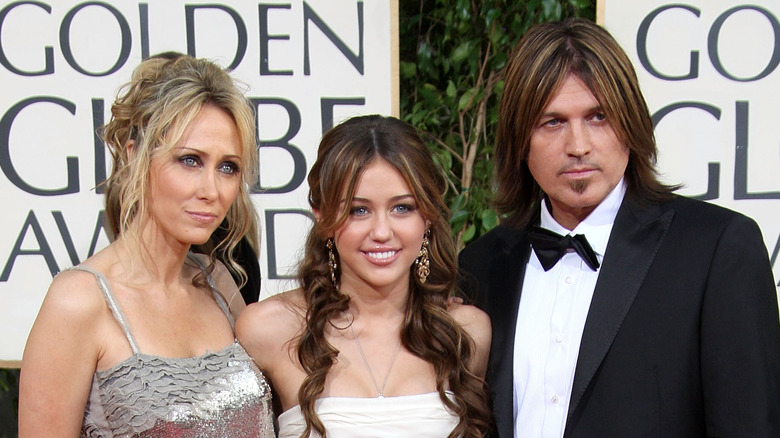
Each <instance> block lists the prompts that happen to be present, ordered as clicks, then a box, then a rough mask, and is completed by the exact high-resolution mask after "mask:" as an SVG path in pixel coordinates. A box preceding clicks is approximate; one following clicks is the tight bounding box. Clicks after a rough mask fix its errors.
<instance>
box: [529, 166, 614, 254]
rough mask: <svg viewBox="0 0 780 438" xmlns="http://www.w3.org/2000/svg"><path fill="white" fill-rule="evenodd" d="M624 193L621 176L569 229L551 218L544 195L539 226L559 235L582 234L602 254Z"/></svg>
mask: <svg viewBox="0 0 780 438" xmlns="http://www.w3.org/2000/svg"><path fill="white" fill-rule="evenodd" d="M625 195H626V183H625V179H624V178H621V179H620V182H618V184H617V185H616V186H615V188H613V189H612V191H610V192H609V194H608V195H607V197H606V198H604V200H602V201H601V203H600V204H599V205H598V206H596V208H595V209H594V210H593V211H592V212H591V213H590V214H589V215H588V216H587V217H586V218H585V219H584V220H583V221H582V222H580V223H579V224H577V226H576V227H574V229H573V230H571V231H569V230H568V229H566V228H565V227H564V226H562V225H561V224H559V223H558V222H557V221H556V220H555V219H554V218H553V216H552V214H551V213H550V211H549V209H548V208H547V199H546V197H545V198H544V199H542V206H541V207H542V208H541V210H542V213H541V217H540V226H541V227H542V228H547V229H548V230H551V231H554V232H556V233H558V234H561V235H566V234H571V235H577V234H584V235H585V237H586V238H587V239H588V242H589V243H590V246H591V247H593V250H594V251H595V252H596V253H597V254H599V255H601V256H603V255H604V252H605V251H606V249H607V241H609V233H610V232H611V231H612V224H613V223H614V222H615V217H616V216H617V212H618V209H620V204H622V203H623V198H624V197H625Z"/></svg>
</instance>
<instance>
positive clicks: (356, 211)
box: [349, 205, 368, 216]
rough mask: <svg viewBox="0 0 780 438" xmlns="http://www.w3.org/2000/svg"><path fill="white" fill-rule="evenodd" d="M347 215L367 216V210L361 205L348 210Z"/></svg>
mask: <svg viewBox="0 0 780 438" xmlns="http://www.w3.org/2000/svg"><path fill="white" fill-rule="evenodd" d="M349 214H350V215H352V216H364V215H366V214H368V209H367V208H366V207H364V206H362V205H357V206H354V207H352V208H350V209H349Z"/></svg>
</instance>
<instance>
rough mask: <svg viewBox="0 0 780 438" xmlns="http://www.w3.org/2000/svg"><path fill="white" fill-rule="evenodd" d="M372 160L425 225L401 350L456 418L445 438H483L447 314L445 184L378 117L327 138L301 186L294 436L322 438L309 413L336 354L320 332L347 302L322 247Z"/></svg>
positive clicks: (463, 338)
mask: <svg viewBox="0 0 780 438" xmlns="http://www.w3.org/2000/svg"><path fill="white" fill-rule="evenodd" d="M380 158H381V159H383V160H385V161H386V162H388V163H389V164H390V165H392V166H393V167H395V168H396V169H397V170H398V171H399V172H400V173H401V175H403V178H404V180H405V181H406V183H407V184H408V185H409V187H410V188H411V190H412V194H413V196H414V198H415V201H416V203H417V205H418V208H419V209H420V211H421V213H422V215H423V216H424V217H425V218H426V219H427V220H428V221H430V237H429V240H430V244H429V247H428V251H429V258H430V263H431V266H430V270H431V273H430V275H429V276H428V279H427V281H426V282H425V283H424V284H423V283H421V282H420V281H419V279H418V278H417V276H416V275H414V272H413V269H414V265H412V266H410V268H409V269H410V272H411V273H412V275H410V280H409V300H408V302H407V304H406V311H405V317H404V321H403V324H402V327H401V343H402V344H403V346H404V347H405V348H406V349H407V350H408V351H410V352H411V353H412V354H414V355H415V356H417V357H419V358H421V359H423V360H425V361H427V362H429V363H431V364H433V367H434V370H435V373H436V388H437V390H438V392H439V397H440V398H441V400H442V402H443V403H444V404H445V406H446V407H447V408H448V409H449V410H450V411H451V412H453V413H454V414H455V415H457V416H458V417H459V418H460V422H459V423H458V425H457V427H456V428H455V429H454V430H453V431H452V433H451V434H450V437H479V436H483V435H484V434H485V433H486V432H487V431H488V428H489V424H490V423H489V419H490V411H489V408H488V398H487V390H486V385H485V382H484V380H483V379H481V378H480V377H478V376H476V375H475V374H473V373H472V372H471V371H469V369H468V364H469V363H470V362H471V357H472V353H473V351H474V348H475V346H474V342H473V340H472V339H471V337H470V336H469V335H468V333H466V331H465V330H463V328H462V327H460V325H459V324H458V323H457V322H455V320H454V319H453V318H452V317H451V316H450V314H449V312H448V311H447V299H448V297H449V296H450V294H451V292H452V291H453V288H454V287H455V276H456V272H457V261H456V257H455V247H454V244H453V241H452V237H451V235H450V227H449V224H448V222H447V217H448V208H447V206H446V204H445V203H444V198H443V195H444V192H445V191H446V189H447V186H446V182H445V179H444V175H443V174H442V170H441V169H440V168H439V167H438V166H436V164H435V163H434V161H433V159H432V157H431V154H430V152H429V151H428V149H427V148H426V146H425V144H424V143H423V141H422V140H421V139H420V137H419V135H418V134H417V132H416V131H415V129H414V128H413V127H411V126H410V125H408V124H406V123H404V122H402V121H400V120H398V119H395V118H391V117H383V116H378V115H371V116H361V117H355V118H352V119H349V120H347V121H346V122H344V123H342V124H340V125H338V126H336V127H334V128H332V129H331V130H330V131H328V132H327V133H326V134H325V135H324V137H323V138H322V141H321V142H320V146H319V150H318V153H317V161H316V162H315V163H314V165H313V167H312V169H311V171H310V172H309V176H308V182H309V204H310V205H311V207H312V209H314V210H317V211H319V220H318V221H316V222H315V224H314V225H313V227H312V229H311V231H310V233H309V236H308V239H307V241H306V246H305V255H304V258H303V260H302V262H301V266H300V270H299V275H298V278H299V281H300V283H301V286H302V288H303V295H304V297H305V302H306V307H307V308H306V322H305V326H304V328H303V332H302V335H301V337H300V338H299V339H298V344H297V347H298V348H297V352H298V360H299V362H300V364H301V366H302V367H303V369H304V371H305V372H306V374H307V376H306V378H305V379H304V381H303V383H302V385H301V388H300V389H299V391H298V402H299V405H300V407H301V411H302V412H303V416H304V420H305V421H306V430H305V431H304V433H303V434H302V435H301V436H302V437H306V436H309V434H310V433H311V432H312V430H316V431H317V432H318V433H319V434H321V435H322V436H323V437H325V436H326V431H325V428H324V426H323V424H322V422H321V421H320V419H319V417H318V416H317V413H316V412H315V409H314V403H315V401H316V400H317V398H318V397H319V395H320V394H321V393H322V390H323V387H324V384H325V379H326V377H327V374H328V371H329V370H330V368H331V366H332V365H333V364H334V362H335V361H336V359H337V357H338V354H339V352H338V350H336V349H335V348H334V347H333V346H332V345H331V344H330V343H329V342H328V341H327V340H326V339H325V330H326V328H327V327H328V326H329V325H330V324H331V322H332V321H334V320H336V319H338V318H339V317H340V316H342V315H343V314H344V312H345V311H346V310H347V309H348V306H349V297H348V296H347V295H345V294H342V293H340V292H339V290H338V288H337V287H336V286H335V285H334V284H333V282H332V281H331V274H330V269H329V267H328V251H327V249H326V246H325V242H326V239H327V238H328V237H329V236H332V235H333V234H334V232H335V231H336V230H337V229H338V228H339V227H340V226H341V225H342V224H343V223H344V222H345V221H346V219H347V217H348V214H349V206H350V204H351V200H352V199H353V198H354V194H355V190H356V185H357V182H358V180H359V178H360V175H361V174H362V172H363V171H364V170H365V169H366V168H367V167H368V166H369V165H371V164H372V163H373V162H374V161H375V160H377V159H380ZM344 199H346V200H347V201H346V202H341V201H342V200H344ZM337 282H338V279H337ZM445 389H449V390H450V391H452V393H453V395H454V396H453V398H454V400H451V399H450V398H449V397H448V396H447V395H445Z"/></svg>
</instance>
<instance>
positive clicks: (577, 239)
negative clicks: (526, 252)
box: [528, 227, 599, 271]
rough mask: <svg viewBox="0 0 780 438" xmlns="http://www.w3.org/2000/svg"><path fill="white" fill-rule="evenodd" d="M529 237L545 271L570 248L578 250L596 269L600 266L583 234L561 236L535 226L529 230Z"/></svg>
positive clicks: (587, 262)
mask: <svg viewBox="0 0 780 438" xmlns="http://www.w3.org/2000/svg"><path fill="white" fill-rule="evenodd" d="M528 239H529V240H530V241H531V246H532V247H533V249H534V252H535V253H536V257H538V258H539V261H540V262H541V263H542V267H543V268H544V270H545V271H549V270H550V269H552V267H553V266H555V264H556V263H558V260H560V259H561V257H563V255H564V254H566V251H567V250H568V249H569V248H571V249H573V250H574V251H576V252H577V254H579V255H580V257H582V259H583V260H584V261H585V263H586V264H587V265H588V266H589V267H590V268H591V269H593V270H594V271H595V270H596V269H598V267H599V259H598V258H597V257H596V253H595V252H593V248H591V247H590V244H588V240H587V239H585V236H584V235H582V234H577V235H576V236H571V235H566V236H561V235H560V234H558V233H554V232H552V231H550V230H548V229H545V228H541V227H534V228H533V229H532V230H531V231H529V232H528Z"/></svg>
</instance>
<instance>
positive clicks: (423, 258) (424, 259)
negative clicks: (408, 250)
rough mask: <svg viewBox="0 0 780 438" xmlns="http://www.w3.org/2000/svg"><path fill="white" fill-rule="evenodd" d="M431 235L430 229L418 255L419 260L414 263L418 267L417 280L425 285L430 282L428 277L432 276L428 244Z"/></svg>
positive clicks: (424, 237) (426, 232)
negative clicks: (427, 281)
mask: <svg viewBox="0 0 780 438" xmlns="http://www.w3.org/2000/svg"><path fill="white" fill-rule="evenodd" d="M430 234H431V229H430V228H428V230H426V231H425V235H424V236H423V240H422V246H421V247H420V254H418V255H417V259H416V260H415V261H414V264H415V266H416V267H417V278H418V279H419V280H420V283H422V284H425V281H426V280H428V275H430V274H431V260H430V259H429V258H428V244H429V243H430V242H429V241H428V236H429V235H430Z"/></svg>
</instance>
